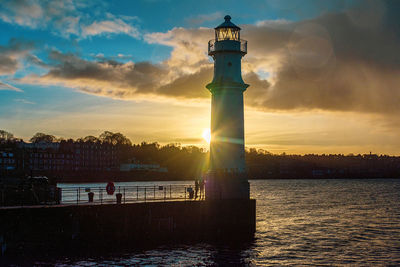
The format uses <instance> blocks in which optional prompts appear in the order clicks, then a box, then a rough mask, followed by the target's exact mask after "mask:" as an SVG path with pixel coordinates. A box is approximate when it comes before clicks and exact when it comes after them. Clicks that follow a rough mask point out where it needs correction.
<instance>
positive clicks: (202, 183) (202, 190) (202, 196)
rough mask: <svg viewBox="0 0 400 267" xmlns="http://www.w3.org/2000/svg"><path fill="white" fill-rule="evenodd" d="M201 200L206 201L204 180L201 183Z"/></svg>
mask: <svg viewBox="0 0 400 267" xmlns="http://www.w3.org/2000/svg"><path fill="white" fill-rule="evenodd" d="M200 199H204V180H203V179H201V181H200Z"/></svg>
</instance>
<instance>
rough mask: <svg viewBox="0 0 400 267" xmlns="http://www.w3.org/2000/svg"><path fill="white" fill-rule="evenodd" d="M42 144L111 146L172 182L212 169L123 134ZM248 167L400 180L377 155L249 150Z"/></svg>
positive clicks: (265, 172)
mask: <svg viewBox="0 0 400 267" xmlns="http://www.w3.org/2000/svg"><path fill="white" fill-rule="evenodd" d="M19 141H22V139H20V138H16V137H14V135H13V134H12V133H10V132H7V131H4V130H0V148H1V147H4V146H8V147H10V146H12V144H15V143H17V142H19ZM29 141H30V142H32V143H40V142H60V143H63V142H80V143H91V144H111V145H114V146H117V147H118V149H117V150H118V157H119V162H120V163H126V162H129V161H130V160H132V159H135V160H137V161H139V162H141V163H157V164H159V165H160V166H162V167H166V168H167V169H168V175H169V176H170V177H171V178H172V179H193V178H196V177H198V176H200V175H201V174H202V173H204V172H205V171H207V169H208V157H209V155H208V151H207V150H206V149H203V148H199V147H196V146H181V145H180V144H177V143H173V144H166V145H160V144H159V143H157V142H153V143H147V142H142V143H140V144H133V143H132V142H131V141H130V140H129V138H127V137H126V136H125V135H123V134H122V133H113V132H111V131H105V132H103V133H101V134H100V135H99V136H97V137H96V136H91V135H90V136H86V137H82V138H78V139H76V140H73V139H63V138H58V137H56V136H54V135H50V134H45V133H36V134H35V135H34V136H32V138H30V140H29ZM246 165H247V171H248V174H249V177H250V178H255V179H265V178H385V177H391V178H397V177H400V157H398V156H389V155H376V154H372V153H369V154H363V155H361V154H358V155H353V154H348V155H344V154H322V155H317V154H306V155H286V154H285V153H282V154H279V155H278V154H273V153H270V152H268V151H266V150H263V149H255V148H249V149H246Z"/></svg>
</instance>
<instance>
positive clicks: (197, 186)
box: [194, 179, 201, 199]
mask: <svg viewBox="0 0 400 267" xmlns="http://www.w3.org/2000/svg"><path fill="white" fill-rule="evenodd" d="M198 192H199V180H198V179H196V180H195V181H194V199H197V193H198ZM200 194H201V193H200Z"/></svg>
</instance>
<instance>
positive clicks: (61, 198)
mask: <svg viewBox="0 0 400 267" xmlns="http://www.w3.org/2000/svg"><path fill="white" fill-rule="evenodd" d="M189 188H191V189H189ZM46 190H47V189H46ZM32 193H35V192H28V191H27V189H24V188H21V189H17V188H15V190H13V191H12V192H11V191H10V192H9V196H11V195H12V197H13V199H14V200H16V201H13V202H12V203H10V202H8V203H7V201H4V197H7V196H5V194H4V190H0V195H1V196H0V199H3V201H0V206H16V205H17V206H25V205H55V204H57V205H80V204H92V203H93V204H109V203H117V194H121V195H120V196H119V197H120V200H119V201H120V203H134V202H154V201H176V200H195V198H194V197H195V186H194V184H154V185H127V186H118V185H116V186H115V191H114V192H113V194H111V195H109V194H107V191H106V188H105V186H104V187H103V186H100V187H99V186H86V187H85V186H73V187H63V188H56V187H54V188H52V190H51V191H43V190H42V189H41V191H40V192H38V196H37V197H36V199H37V201H35V202H34V203H33V202H32V201H31V200H30V199H31V197H30V194H32ZM201 193H202V194H201ZM89 194H91V195H92V196H89ZM197 195H198V198H196V199H200V196H202V199H204V195H205V192H204V190H200V188H199V190H198V194H197Z"/></svg>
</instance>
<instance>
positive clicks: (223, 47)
mask: <svg viewBox="0 0 400 267" xmlns="http://www.w3.org/2000/svg"><path fill="white" fill-rule="evenodd" d="M224 19H225V22H224V23H222V24H221V25H219V26H218V27H216V28H215V39H213V40H210V41H209V42H208V55H210V56H212V57H213V59H214V78H213V80H212V82H211V83H209V84H208V85H207V86H206V87H207V89H208V90H209V91H210V92H211V95H212V100H211V143H210V165H209V166H210V167H209V172H208V177H207V182H206V199H207V200H215V199H249V183H248V181H247V176H246V164H245V154H244V116H243V92H244V91H245V90H246V88H247V87H248V86H249V85H248V84H245V83H244V82H243V79H242V73H241V60H242V57H243V56H244V55H246V54H247V41H245V40H241V39H240V28H239V27H238V26H236V25H235V24H233V23H232V22H231V17H230V16H225V18H224Z"/></svg>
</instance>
